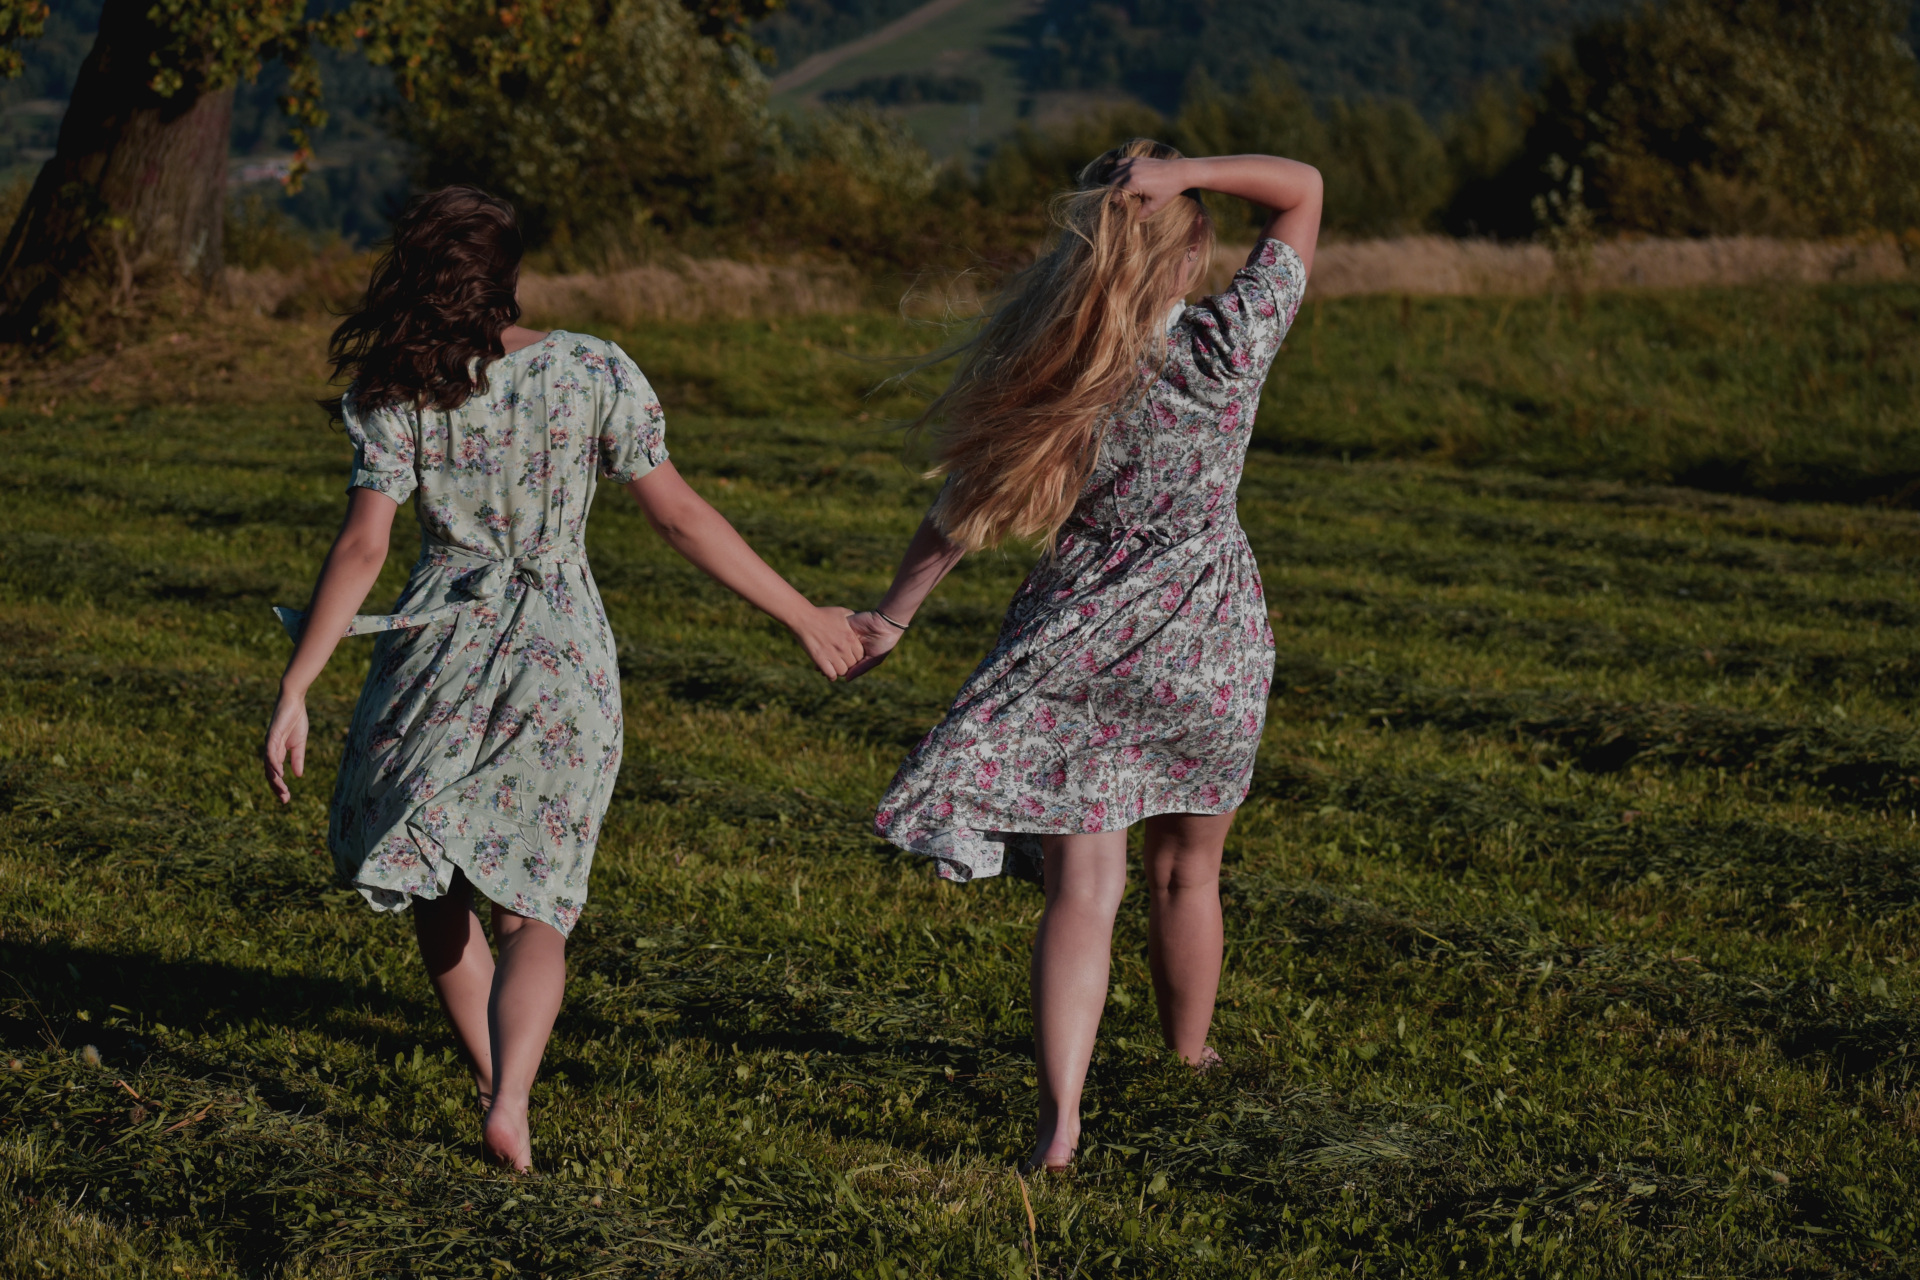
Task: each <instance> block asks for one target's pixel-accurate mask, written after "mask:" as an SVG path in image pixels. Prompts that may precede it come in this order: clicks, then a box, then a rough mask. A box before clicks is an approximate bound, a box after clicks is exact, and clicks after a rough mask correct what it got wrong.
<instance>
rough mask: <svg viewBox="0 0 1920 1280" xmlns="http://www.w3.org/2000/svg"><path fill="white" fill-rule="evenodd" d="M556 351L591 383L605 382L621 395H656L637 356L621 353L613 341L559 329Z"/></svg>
mask: <svg viewBox="0 0 1920 1280" xmlns="http://www.w3.org/2000/svg"><path fill="white" fill-rule="evenodd" d="M552 338H553V339H557V340H558V341H556V342H555V343H554V346H555V349H556V350H557V351H559V352H561V353H563V354H564V356H565V358H566V359H567V360H569V361H571V362H572V364H573V365H574V366H575V367H576V368H578V369H579V370H580V371H581V373H582V374H584V375H585V377H586V378H587V379H588V380H589V381H591V382H597V383H601V384H603V385H604V386H606V387H607V388H608V389H609V390H612V391H616V392H619V393H621V394H623V395H624V394H629V393H632V392H636V391H638V392H641V393H643V394H649V395H650V394H652V388H651V387H649V386H648V385H647V378H646V375H645V374H643V373H641V372H640V366H639V365H637V364H635V363H634V360H633V357H632V356H630V355H628V354H627V353H626V352H625V351H623V350H621V348H620V344H619V343H617V342H614V341H613V340H611V339H609V338H598V337H595V336H594V335H593V334H590V333H572V332H569V331H567V330H563V329H556V330H554V331H553V334H552Z"/></svg>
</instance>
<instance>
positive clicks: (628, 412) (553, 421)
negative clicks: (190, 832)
mask: <svg viewBox="0 0 1920 1280" xmlns="http://www.w3.org/2000/svg"><path fill="white" fill-rule="evenodd" d="M486 374H487V380H488V389H487V391H486V392H484V393H483V394H480V395H476V396H474V397H473V398H472V399H470V400H469V401H467V403H466V404H464V405H462V406H461V407H460V408H458V409H455V410H453V411H451V412H444V413H443V412H439V411H435V410H427V411H424V412H422V411H416V410H413V409H410V408H407V409H400V408H388V409H381V410H378V411H376V412H373V413H366V414H362V413H359V412H357V411H356V410H355V409H354V407H353V399H352V395H351V393H349V395H348V397H347V402H346V405H345V406H344V409H345V417H346V427H347V432H348V434H349V435H350V436H351V437H352V439H353V443H354V465H353V477H352V480H351V481H350V482H349V487H350V488H360V489H372V490H374V491H375V492H377V493H384V494H386V495H387V496H388V497H389V498H392V499H393V500H394V501H396V502H405V501H406V500H407V498H408V496H409V495H416V494H417V501H416V502H415V504H414V510H415V512H416V514H417V515H418V517H419V521H420V559H419V560H418V562H416V563H415V565H414V567H413V573H412V576H411V577H410V578H409V579H408V581H407V585H406V588H405V590H403V591H402V592H401V593H400V599H399V601H398V602H397V603H396V604H395V605H394V612H393V613H392V614H391V615H386V616H364V615H363V616H361V617H357V618H355V619H354V620H353V625H352V626H351V627H350V628H349V629H348V631H347V634H348V635H362V634H366V633H369V632H377V633H379V639H377V640H376V641H375V642H374V646H373V668H372V670H371V671H370V672H369V673H368V675H367V683H366V686H365V688H363V689H362V690H361V693H360V702H359V705H358V706H357V707H356V708H355V710H354V714H353V725H352V728H351V729H350V730H349V731H348V735H347V746H346V751H345V754H344V755H343V756H342V757H341V761H340V779H339V784H338V786H337V787H336V788H335V790H334V795H333V812H332V821H331V823H330V830H329V833H328V843H329V845H330V846H331V847H332V850H333V858H334V866H335V868H336V869H337V871H338V872H339V874H340V877H341V878H342V879H343V880H344V881H345V882H346V883H348V884H351V885H352V886H353V887H354V888H356V889H358V890H359V891H360V892H361V893H362V894H363V895H365V897H366V899H367V901H368V902H369V903H370V904H371V905H372V906H373V908H374V909H375V910H376V911H399V910H403V909H405V908H406V906H407V904H408V903H409V902H410V901H411V899H412V898H413V897H414V896H419V897H422V898H434V897H438V896H439V895H440V894H442V893H444V892H446V891H447V888H448V886H449V885H450V884H451V883H452V879H453V873H454V871H455V870H456V869H458V870H460V871H462V872H464V873H465V874H466V877H467V879H468V880H469V881H470V882H472V884H473V885H474V886H475V887H476V888H477V889H479V890H480V892H482V893H484V894H486V895H487V897H489V898H491V899H493V901H495V902H497V903H499V904H500V905H502V906H504V907H506V908H508V909H509V910H511V911H514V912H516V913H518V914H520V915H523V916H527V917H530V918H532V919H535V920H542V921H545V922H546V923H547V924H550V925H552V926H553V927H554V928H556V929H558V930H559V931H560V932H561V933H562V934H565V933H568V932H570V931H571V930H572V928H573V925H574V922H575V921H576V920H577V919H579V916H580V909H581V907H582V906H584V905H585V904H586V900H587V873H588V871H589V869H590V868H591V867H592V865H593V849H594V843H595V841H596V840H597V839H598V838H599V835H600V824H601V821H602V819H603V818H604V817H605V816H606V812H607V802H608V801H609V799H611V797H612V794H613V780H614V774H615V773H616V772H617V771H618V769H619V767H620V748H621V716H620V676H619V668H618V667H617V665H616V664H615V661H614V647H613V635H612V633H611V631H609V629H608V627H607V615H606V609H605V608H604V607H603V606H602V604H601V603H600V593H599V591H598V589H597V588H596V587H595V586H594V582H593V574H592V573H591V572H590V571H589V570H588V568H587V553H586V548H585V546H584V544H583V542H582V538H583V537H584V535H585V531H586V525H587V510H588V508H589V507H591V506H592V505H593V494H594V487H595V484H596V482H597V481H598V480H601V479H605V480H609V481H611V482H613V483H615V484H626V483H627V482H629V481H631V480H634V479H637V478H638V477H640V476H643V475H645V474H646V473H647V472H649V471H651V470H652V469H653V468H655V467H657V466H659V465H660V464H661V463H662V462H665V461H666V459H667V449H666V440H665V430H664V426H663V422H662V414H661V411H660V402H659V400H658V399H656V398H655V396H654V394H653V389H652V388H651V387H649V386H648V385H647V380H646V378H644V377H643V376H642V375H641V373H640V370H639V369H638V368H637V367H636V366H635V365H634V363H633V361H632V360H630V359H629V358H628V357H627V354H626V353H625V352H623V351H622V350H620V348H619V347H617V346H615V345H614V344H613V343H611V342H605V341H602V340H601V339H599V338H591V337H588V336H586V335H584V334H577V333H567V332H564V331H559V330H556V331H555V332H553V333H551V334H549V335H548V336H547V338H546V339H545V341H542V342H538V343H535V344H534V345H532V346H530V347H526V348H523V349H522V350H519V351H516V352H514V353H513V354H511V355H508V356H505V357H503V358H501V359H499V360H495V361H493V362H492V363H490V364H489V365H488V366H487V369H486ZM281 614H282V620H283V621H285V622H286V623H287V624H288V628H289V630H294V631H297V628H298V626H299V623H300V617H299V615H298V614H294V613H292V612H291V611H285V610H283V611H281Z"/></svg>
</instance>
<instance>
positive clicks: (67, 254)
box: [0, 0, 233, 343]
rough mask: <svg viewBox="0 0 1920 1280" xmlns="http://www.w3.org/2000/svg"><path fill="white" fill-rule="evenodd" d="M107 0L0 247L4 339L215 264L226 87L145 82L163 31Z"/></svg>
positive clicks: (227, 122)
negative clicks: (55, 138)
mask: <svg viewBox="0 0 1920 1280" xmlns="http://www.w3.org/2000/svg"><path fill="white" fill-rule="evenodd" d="M151 7H152V6H151V5H150V0H106V4H105V5H104V7H103V8H102V9H101V12H100V32H99V34H98V35H97V36H96V37H95V38H94V42H93V50H92V51H91V52H90V53H89V54H88V55H87V59H86V61H85V62H84V63H82V64H81V67H80V74H79V77H78V78H77V79H76V81H75V82H74V87H73V100H72V101H71V102H70V103H69V104H68V106H67V114H66V118H65V119H64V120H63V121H61V124H60V141H59V146H58V149H57V150H56V152H55V153H54V157H53V159H51V160H49V161H47V163H46V164H45V166H43V167H42V168H41V170H40V176H39V178H38V179H37V180H36V181H35V182H34V184H33V190H32V191H31V192H30V193H29V194H28V196H27V202H26V204H25V206H24V207H23V208H22V209H21V211H20V217H19V219H18V220H17V221H16V222H15V223H14V225H13V230H12V232H11V233H10V234H9V235H8V236H7V241H6V245H5V248H4V249H0V340H4V341H14V342H21V341H26V342H34V343H46V342H51V341H56V340H59V339H60V338H62V337H64V336H68V335H71V334H75V333H77V332H80V331H84V330H85V329H88V328H92V327H93V324H92V321H93V320H94V319H95V318H96V317H97V316H98V315H100V314H103V313H104V314H107V315H112V314H121V315H124V314H127V312H128V310H129V308H130V307H131V304H132V303H133V302H134V301H135V298H136V295H137V293H138V292H139V291H140V290H142V289H143V288H146V287H147V286H150V285H158V286H164V285H166V284H168V283H175V282H182V281H184V282H185V283H187V284H188V285H190V286H191V287H193V288H195V289H196V290H198V291H200V292H202V293H204V292H205V290H206V289H208V288H209V287H211V286H212V285H213V284H214V283H215V282H216V281H218V279H219V276H220V255H221V236H222V231H223V226H224V218H225V213H226V188H227V140H228V135H229V134H230V132H231V129H232V122H233V90H232V89H231V88H226V89H219V90H213V91H208V90H206V89H205V88H204V87H203V86H201V85H199V84H196V83H195V82H194V81H193V79H192V78H189V80H188V82H187V83H186V84H185V85H183V86H182V87H181V88H179V89H177V90H175V91H174V93H173V94H172V96H170V97H162V96H160V95H159V94H158V93H156V92H154V90H153V89H152V88H151V87H150V86H149V81H150V80H151V78H152V76H153V73H154V71H153V65H152V63H151V62H150V61H149V58H150V55H152V54H153V53H155V52H156V51H158V50H159V49H160V48H161V47H162V45H163V42H164V41H165V39H166V35H167V33H166V32H165V31H163V30H162V29H161V28H159V27H158V26H156V25H155V24H154V23H153V22H152V21H150V20H149V19H148V16H147V14H148V11H149V9H150V8H151Z"/></svg>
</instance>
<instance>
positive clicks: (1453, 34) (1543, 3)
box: [1027, 0, 1631, 118]
mask: <svg viewBox="0 0 1920 1280" xmlns="http://www.w3.org/2000/svg"><path fill="white" fill-rule="evenodd" d="M1630 3H1631V0H1448V2H1447V3H1441V4H1436V3H1434V0H1042V3H1041V5H1040V11H1039V13H1038V14H1037V15H1036V16H1035V17H1034V18H1033V19H1032V20H1031V22H1030V25H1031V26H1032V28H1033V37H1032V40H1033V43H1032V48H1031V52H1030V54H1029V57H1030V63H1029V66H1028V68H1027V75H1028V79H1029V81H1030V82H1031V83H1032V84H1033V86H1034V87H1035V88H1041V89H1120V90H1123V91H1126V92H1129V93H1132V94H1134V95H1136V96H1138V97H1141V98H1144V99H1146V100H1147V101H1148V102H1149V103H1151V104H1153V105H1154V106H1156V107H1159V108H1160V109H1162V110H1172V109H1173V108H1174V107H1175V106H1176V105H1177V104H1178V103H1179V100H1180V95H1181V91H1182V89H1183V88H1184V87H1185V85H1186V83H1187V78H1188V76H1189V75H1190V74H1191V73H1192V72H1193V71H1195V70H1204V71H1206V72H1207V73H1208V74H1210V75H1211V76H1213V78H1214V79H1215V80H1217V81H1221V82H1223V83H1225V84H1227V85H1230V86H1231V85H1235V84H1237V83H1239V82H1241V81H1243V80H1244V79H1245V78H1246V77H1247V75H1248V74H1250V73H1252V72H1255V71H1257V70H1259V69H1261V68H1263V67H1265V66H1266V65H1268V64H1270V63H1271V62H1272V61H1273V60H1274V59H1276V58H1277V59H1279V60H1280V61H1283V62H1285V63H1286V64H1287V65H1288V67H1289V68H1290V69H1291V70H1292V71H1293V74H1294V76H1295V78H1296V79H1298V80H1299V82H1300V85H1301V87H1302V88H1303V89H1305V90H1306V91H1307V93H1308V94H1310V95H1311V96H1313V97H1315V98H1319V99H1327V98H1350V97H1357V96H1361V95H1380V96H1389V97H1396V98H1405V99H1408V100H1410V101H1412V102H1413V103H1414V104H1416V105H1417V106H1418V107H1419V108H1420V109H1421V111H1422V113H1424V114H1426V115H1427V116H1429V117H1430V118H1437V117H1439V116H1441V115H1444V114H1445V113H1447V112H1448V111H1451V110H1454V109H1456V108H1457V107H1459V106H1460V105H1461V104H1463V103H1464V102H1465V101H1466V99H1467V96H1468V94H1469V93H1470V92H1471V90H1472V89H1473V87H1474V86H1475V85H1476V84H1478V83H1480V82H1481V81H1482V80H1484V79H1486V78H1487V77H1488V76H1491V75H1498V74H1500V73H1503V72H1525V71H1527V70H1530V69H1531V68H1533V67H1534V66H1535V65H1537V63H1538V62H1539V59H1540V56H1541V55H1542V54H1543V53H1545V52H1546V51H1547V50H1549V49H1551V48H1552V47H1554V46H1555V45H1558V44H1561V43H1564V42H1565V41H1566V40H1567V39H1568V37H1570V36H1571V35H1572V34H1573V32H1574V31H1575V30H1576V29H1578V28H1579V27H1582V26H1584V25H1586V24H1587V23H1589V22H1591V21H1593V20H1594V19H1596V18H1602V17H1608V16H1611V15H1612V14H1615V13H1619V12H1621V11H1623V10H1625V9H1627V8H1628V7H1629V6H1630Z"/></svg>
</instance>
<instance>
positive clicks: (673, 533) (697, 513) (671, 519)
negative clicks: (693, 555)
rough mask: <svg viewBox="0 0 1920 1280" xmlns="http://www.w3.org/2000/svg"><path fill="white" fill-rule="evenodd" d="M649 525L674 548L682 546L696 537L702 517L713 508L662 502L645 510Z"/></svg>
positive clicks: (688, 503) (689, 503) (698, 504)
mask: <svg viewBox="0 0 1920 1280" xmlns="http://www.w3.org/2000/svg"><path fill="white" fill-rule="evenodd" d="M645 510H646V516H647V523H648V524H650V525H652V526H653V531H654V532H655V533H657V534H659V535H660V536H661V537H662V538H664V539H666V540H667V542H668V543H670V544H672V545H673V546H676V547H677V546H680V545H681V544H682V543H684V542H686V541H687V540H688V539H689V538H691V537H693V536H694V532H695V529H696V527H697V526H698V525H699V523H700V517H701V516H702V515H703V514H705V513H706V512H707V511H710V510H712V508H710V507H707V506H706V505H705V504H704V503H693V502H661V503H655V504H652V505H649V506H647V507H646V508H645Z"/></svg>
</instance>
